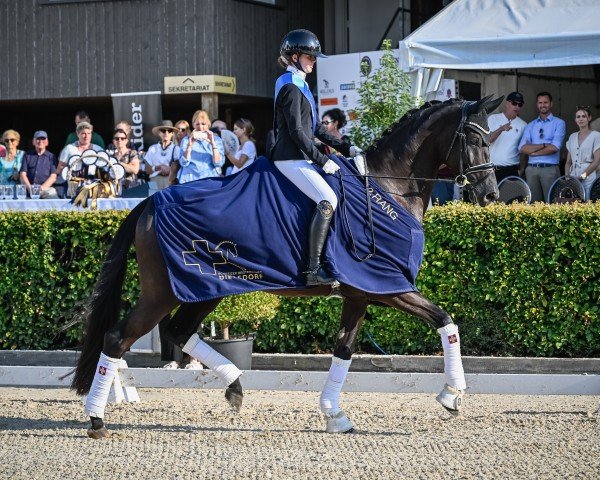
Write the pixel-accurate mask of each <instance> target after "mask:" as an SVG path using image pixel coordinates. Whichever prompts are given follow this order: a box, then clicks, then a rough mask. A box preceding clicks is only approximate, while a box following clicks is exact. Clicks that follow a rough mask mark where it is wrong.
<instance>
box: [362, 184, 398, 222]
mask: <svg viewBox="0 0 600 480" xmlns="http://www.w3.org/2000/svg"><path fill="white" fill-rule="evenodd" d="M369 193H370V194H371V198H372V199H373V201H374V202H375V203H376V204H377V205H379V206H380V207H381V209H382V210H383V213H385V214H386V215H387V216H388V217H390V218H391V219H392V220H397V219H398V212H396V210H394V207H393V206H392V205H390V204H389V202H388V201H387V200H385V199H384V198H383V197H382V196H381V194H379V193H377V192H376V191H375V190H373V189H372V188H371V187H369Z"/></svg>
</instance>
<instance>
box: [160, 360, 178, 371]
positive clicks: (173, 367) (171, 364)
mask: <svg viewBox="0 0 600 480" xmlns="http://www.w3.org/2000/svg"><path fill="white" fill-rule="evenodd" d="M163 368H164V369H165V370H176V369H178V368H179V363H177V362H176V361H175V360H173V361H172V362H169V363H167V364H166V365H164V366H163Z"/></svg>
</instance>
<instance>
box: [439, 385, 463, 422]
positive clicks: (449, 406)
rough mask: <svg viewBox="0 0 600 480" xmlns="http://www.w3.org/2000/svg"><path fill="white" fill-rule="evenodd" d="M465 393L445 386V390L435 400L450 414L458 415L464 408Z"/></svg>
mask: <svg viewBox="0 0 600 480" xmlns="http://www.w3.org/2000/svg"><path fill="white" fill-rule="evenodd" d="M463 394H464V392H463V391H462V390H458V389H457V388H454V387H451V386H450V385H448V384H446V385H444V389H443V390H442V391H441V392H440V393H439V395H438V396H437V397H436V398H435V399H436V400H437V401H438V402H439V403H440V404H441V405H442V407H444V408H445V409H446V410H447V411H448V412H449V413H451V414H452V415H458V414H459V412H460V409H461V408H462V398H463Z"/></svg>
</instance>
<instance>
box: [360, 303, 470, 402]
mask: <svg viewBox="0 0 600 480" xmlns="http://www.w3.org/2000/svg"><path fill="white" fill-rule="evenodd" d="M371 298H372V299H374V300H378V301H380V302H383V303H385V304H387V305H390V306H392V307H395V308H397V309H399V310H402V311H404V312H407V313H410V314H412V315H414V316H416V317H418V318H420V319H421V320H423V321H424V322H425V323H427V325H430V326H432V327H434V328H435V329H437V331H438V333H439V334H440V337H441V339H442V346H443V348H444V375H445V377H446V385H445V386H444V389H443V390H442V391H441V392H440V394H439V395H438V396H437V398H436V400H437V401H438V402H440V403H441V404H442V406H443V407H444V408H446V409H447V410H448V411H449V412H451V413H458V411H459V410H460V408H461V406H462V397H463V393H464V390H465V389H466V387H467V384H466V381H465V372H464V370H463V366H462V358H461V354H460V336H459V334H458V327H457V326H456V325H455V324H454V322H453V321H452V317H451V316H450V315H449V314H448V313H447V312H445V311H444V310H442V309H441V308H440V307H438V306H437V305H435V304H434V303H432V302H430V301H429V300H427V299H426V298H425V297H424V296H423V295H421V294H420V293H418V292H408V293H403V294H400V295H397V296H394V297H386V296H384V295H381V296H371Z"/></svg>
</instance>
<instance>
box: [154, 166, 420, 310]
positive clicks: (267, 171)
mask: <svg viewBox="0 0 600 480" xmlns="http://www.w3.org/2000/svg"><path fill="white" fill-rule="evenodd" d="M335 161H336V162H337V163H338V164H339V165H340V167H341V170H340V172H341V173H342V174H343V176H342V177H341V178H340V176H338V175H336V176H333V175H324V178H325V179H326V181H327V182H328V183H329V185H330V186H331V187H332V188H333V189H334V191H335V192H336V194H337V196H338V199H339V203H338V207H337V209H336V211H335V214H334V219H333V221H332V224H331V231H330V233H329V236H328V240H327V246H326V254H325V258H324V263H325V266H326V268H327V269H328V270H329V272H330V273H332V274H333V276H334V277H335V278H336V279H337V280H338V281H339V282H340V283H343V284H347V285H351V286H353V287H356V288H358V289H361V290H364V291H367V292H371V293H403V292H408V291H414V290H416V288H415V285H414V283H415V278H416V275H417V272H418V270H419V267H420V265H421V261H422V258H423V247H424V237H423V229H422V227H421V224H420V223H419V222H418V221H417V219H415V218H414V217H413V216H412V215H411V214H409V213H408V212H407V211H406V210H405V209H404V208H403V207H402V206H400V204H398V203H397V202H396V201H394V199H393V198H392V197H391V196H390V195H388V194H387V193H385V192H383V191H382V190H381V188H380V187H379V186H378V185H376V184H375V182H372V181H371V182H370V191H369V195H370V196H371V201H372V211H373V222H374V229H375V243H376V253H375V255H374V256H372V257H371V258H370V259H368V260H366V261H364V262H360V261H359V260H357V259H356V255H355V253H354V248H353V243H352V240H351V237H352V238H353V239H354V243H355V245H356V250H357V252H358V256H359V257H364V256H366V255H367V254H368V253H369V251H370V245H371V233H370V228H369V224H368V221H367V202H366V194H365V185H364V180H363V179H362V178H360V177H356V176H352V175H356V174H358V171H357V170H356V168H355V167H354V164H353V163H351V162H350V161H348V160H346V159H344V158H335ZM341 179H343V180H341ZM342 181H343V189H344V195H342ZM153 199H154V202H155V226H156V232H157V237H158V242H159V244H160V248H161V251H162V253H163V256H164V259H165V262H166V265H167V269H168V272H169V278H170V281H171V286H172V288H173V291H174V293H175V295H176V296H177V298H178V299H179V300H181V301H182V302H197V301H203V300H208V299H211V298H217V297H223V296H227V295H232V294H239V293H246V292H251V291H255V290H270V289H282V288H302V287H304V274H303V271H304V270H305V265H306V262H307V259H308V248H307V247H308V226H309V224H310V220H311V218H312V215H313V212H314V210H315V204H314V202H313V201H312V200H310V199H309V198H308V197H306V196H305V195H304V194H303V193H302V192H300V191H299V190H298V189H297V187H296V186H294V185H293V184H292V183H291V182H290V181H289V180H287V179H286V178H285V177H284V176H283V175H282V174H281V173H280V172H279V170H277V168H276V167H275V165H274V164H272V163H271V162H269V161H268V160H267V159H266V158H264V157H261V158H259V159H257V160H256V161H255V162H254V163H253V164H252V165H250V166H249V167H248V168H245V169H244V170H241V171H240V172H238V173H236V174H235V175H231V176H229V177H223V178H220V177H219V178H205V179H202V180H197V181H194V182H190V183H186V184H182V185H175V186H172V187H169V188H167V189H165V190H161V191H160V192H157V193H155V194H154V196H153Z"/></svg>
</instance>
